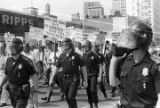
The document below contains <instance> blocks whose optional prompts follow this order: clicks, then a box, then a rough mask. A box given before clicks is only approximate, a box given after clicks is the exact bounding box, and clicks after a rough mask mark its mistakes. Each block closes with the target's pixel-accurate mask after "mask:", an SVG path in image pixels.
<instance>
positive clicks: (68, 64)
mask: <svg viewBox="0 0 160 108" xmlns="http://www.w3.org/2000/svg"><path fill="white" fill-rule="evenodd" d="M56 66H57V67H58V68H62V72H63V74H79V67H82V66H83V62H82V59H81V57H80V55H79V54H78V53H76V52H75V51H71V53H70V54H69V55H68V56H67V54H66V53H62V54H61V55H60V56H59V58H58V61H57V63H56Z"/></svg>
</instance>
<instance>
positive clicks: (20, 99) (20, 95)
mask: <svg viewBox="0 0 160 108" xmlns="http://www.w3.org/2000/svg"><path fill="white" fill-rule="evenodd" d="M9 48H10V51H11V55H12V57H9V58H8V59H7V62H6V68H5V76H4V77H3V80H2V82H1V84H0V88H2V87H3V85H4V84H5V83H6V82H7V81H8V84H7V90H8V91H9V96H10V99H11V103H12V106H13V107H14V108H26V106H27V102H28V99H29V95H30V84H29V78H30V77H32V76H33V75H34V74H35V73H36V70H35V68H34V65H33V62H32V60H30V59H29V58H28V57H26V56H23V55H22V54H21V52H22V50H23V42H22V41H21V40H20V39H18V38H13V40H12V42H11V44H10V46H9Z"/></svg>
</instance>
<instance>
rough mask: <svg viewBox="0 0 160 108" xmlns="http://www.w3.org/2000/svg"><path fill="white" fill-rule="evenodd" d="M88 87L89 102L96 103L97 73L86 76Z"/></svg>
mask: <svg viewBox="0 0 160 108" xmlns="http://www.w3.org/2000/svg"><path fill="white" fill-rule="evenodd" d="M87 81H88V87H87V89H86V91H87V96H88V102H89V104H90V105H91V104H93V103H94V104H97V103H98V96H97V75H92V76H88V80H87Z"/></svg>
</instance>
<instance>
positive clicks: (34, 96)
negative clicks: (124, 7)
mask: <svg viewBox="0 0 160 108" xmlns="http://www.w3.org/2000/svg"><path fill="white" fill-rule="evenodd" d="M22 54H23V55H24V56H26V57H28V58H30V59H31V60H32V61H35V60H34V56H33V55H32V53H31V47H30V45H29V43H25V44H24V49H23V52H22ZM34 66H35V69H36V71H37V67H36V64H34ZM38 75H39V74H38V71H37V73H36V74H35V75H34V77H32V78H30V81H29V82H30V87H31V93H30V98H29V101H28V106H27V107H28V108H32V107H34V108H38V93H37V92H38Z"/></svg>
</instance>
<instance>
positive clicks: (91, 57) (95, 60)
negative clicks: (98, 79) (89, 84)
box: [82, 51, 101, 75]
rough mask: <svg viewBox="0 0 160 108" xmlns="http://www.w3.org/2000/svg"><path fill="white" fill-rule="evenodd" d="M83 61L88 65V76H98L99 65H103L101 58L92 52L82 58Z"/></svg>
mask: <svg viewBox="0 0 160 108" xmlns="http://www.w3.org/2000/svg"><path fill="white" fill-rule="evenodd" d="M82 61H83V63H84V64H85V65H86V67H87V70H88V75H97V74H98V72H99V64H100V63H101V61H100V59H99V57H98V56H97V55H96V54H95V53H93V52H92V51H91V52H89V53H84V54H83V56H82Z"/></svg>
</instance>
